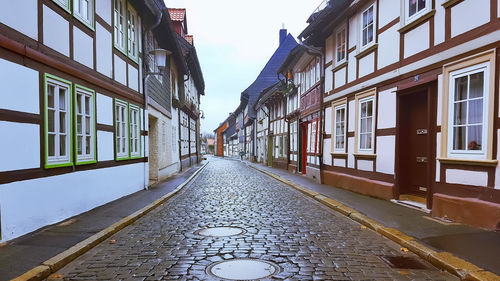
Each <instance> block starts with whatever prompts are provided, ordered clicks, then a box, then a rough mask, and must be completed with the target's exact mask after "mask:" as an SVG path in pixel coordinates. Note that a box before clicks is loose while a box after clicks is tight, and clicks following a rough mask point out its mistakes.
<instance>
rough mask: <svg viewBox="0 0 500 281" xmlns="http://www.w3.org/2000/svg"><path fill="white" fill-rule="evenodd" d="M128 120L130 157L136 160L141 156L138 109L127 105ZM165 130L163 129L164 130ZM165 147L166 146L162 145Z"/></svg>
mask: <svg viewBox="0 0 500 281" xmlns="http://www.w3.org/2000/svg"><path fill="white" fill-rule="evenodd" d="M129 118H130V119H129V120H130V156H131V158H138V157H140V156H141V117H140V110H139V107H138V106H136V105H132V104H131V105H129ZM164 130H165V129H164ZM165 139H166V137H165ZM164 147H166V145H164Z"/></svg>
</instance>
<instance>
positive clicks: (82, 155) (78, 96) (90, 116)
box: [74, 85, 96, 164]
mask: <svg viewBox="0 0 500 281" xmlns="http://www.w3.org/2000/svg"><path fill="white" fill-rule="evenodd" d="M74 99H75V106H76V107H75V128H76V130H75V154H76V164H89V163H95V162H96V157H95V151H96V141H95V96H94V91H92V90H90V89H87V88H85V87H83V86H80V85H76V86H75V96H74Z"/></svg>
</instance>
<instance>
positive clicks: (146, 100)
mask: <svg viewBox="0 0 500 281" xmlns="http://www.w3.org/2000/svg"><path fill="white" fill-rule="evenodd" d="M148 2H149V4H150V6H153V5H151V4H152V3H151V2H150V1H148ZM146 4H147V3H146ZM155 6H156V5H155ZM151 10H152V11H153V13H154V12H155V11H157V10H156V9H155V8H152V9H151ZM156 16H157V18H156V21H155V22H154V23H153V25H151V26H149V27H148V28H146V30H144V32H143V33H142V56H143V60H142V62H143V63H144V55H145V54H146V36H147V34H148V33H149V32H150V31H152V30H153V29H154V28H156V27H157V26H158V25H160V23H161V19H162V17H163V10H159V11H158V13H157V14H156ZM141 67H142V66H141ZM152 75H153V74H152V73H148V74H146V77H144V83H143V85H144V110H143V120H144V124H145V123H146V118H147V117H148V116H147V115H146V111H147V110H148V103H149V94H148V93H149V87H148V81H149V77H151V76H152ZM148 124H149V122H148ZM148 135H149V128H148ZM143 149H144V152H146V142H145V141H144V148H143ZM148 157H149V155H148ZM148 162H149V160H148ZM148 178H149V169H148V168H147V165H146V164H144V189H145V190H148V184H149V182H148V180H147V179H148Z"/></svg>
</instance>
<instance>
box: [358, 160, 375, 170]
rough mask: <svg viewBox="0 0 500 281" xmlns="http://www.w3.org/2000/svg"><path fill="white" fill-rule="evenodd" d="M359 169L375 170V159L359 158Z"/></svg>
mask: <svg viewBox="0 0 500 281" xmlns="http://www.w3.org/2000/svg"><path fill="white" fill-rule="evenodd" d="M358 170H362V171H368V172H372V171H373V161H371V160H358Z"/></svg>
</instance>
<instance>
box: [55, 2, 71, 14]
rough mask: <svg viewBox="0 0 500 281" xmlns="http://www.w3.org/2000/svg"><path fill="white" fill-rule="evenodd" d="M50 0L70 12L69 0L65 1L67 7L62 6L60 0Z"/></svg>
mask: <svg viewBox="0 0 500 281" xmlns="http://www.w3.org/2000/svg"><path fill="white" fill-rule="evenodd" d="M52 2H54V3H56V4H57V6H59V7H61V8H62V9H63V10H65V11H66V12H68V13H70V14H71V2H70V0H66V2H67V3H68V7H64V5H63V4H62V3H61V2H60V1H57V0H52Z"/></svg>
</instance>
